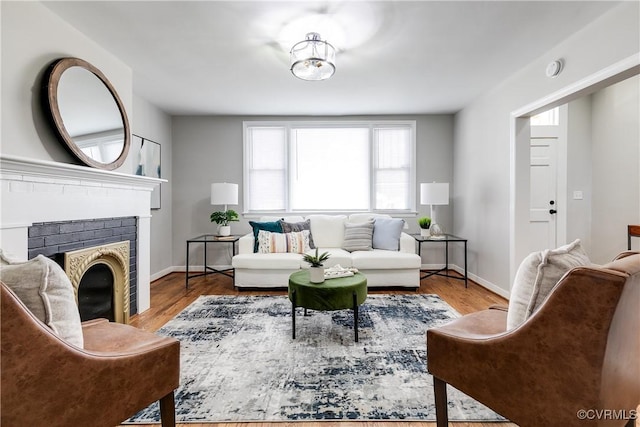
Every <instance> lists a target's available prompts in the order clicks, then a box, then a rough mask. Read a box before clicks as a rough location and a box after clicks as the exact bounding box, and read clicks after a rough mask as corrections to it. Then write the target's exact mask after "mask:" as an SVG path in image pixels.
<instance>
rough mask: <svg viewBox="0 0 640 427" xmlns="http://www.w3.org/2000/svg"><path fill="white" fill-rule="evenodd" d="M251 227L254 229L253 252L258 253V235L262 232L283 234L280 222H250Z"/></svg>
mask: <svg viewBox="0 0 640 427" xmlns="http://www.w3.org/2000/svg"><path fill="white" fill-rule="evenodd" d="M249 225H250V226H251V228H253V252H254V253H256V252H258V233H259V232H260V230H264V231H269V232H271V233H282V226H281V225H280V222H279V221H269V222H255V221H249Z"/></svg>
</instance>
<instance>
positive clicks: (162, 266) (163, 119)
mask: <svg viewBox="0 0 640 427" xmlns="http://www.w3.org/2000/svg"><path fill="white" fill-rule="evenodd" d="M133 111H134V113H135V118H136V119H135V121H133V123H132V124H131V131H132V133H134V134H136V135H138V136H142V137H143V138H147V139H150V140H152V141H154V142H157V143H158V144H160V146H161V148H160V150H161V152H160V153H161V159H160V160H161V162H162V171H161V174H162V179H166V180H168V181H169V182H163V183H162V184H161V185H160V191H161V195H160V209H153V210H152V211H151V280H154V279H156V278H158V277H161V276H162V275H163V273H166V272H168V271H167V269H169V268H170V267H171V266H172V265H173V264H172V232H171V226H172V205H173V190H172V186H173V179H172V169H173V168H172V161H171V160H172V151H173V144H172V140H171V116H169V115H168V114H166V113H164V112H163V111H161V110H160V109H159V108H157V107H156V106H154V105H153V104H150V103H149V102H147V101H146V100H144V99H143V98H140V97H139V96H135V95H134V97H133ZM132 157H133V156H132ZM130 173H133V170H132V171H130Z"/></svg>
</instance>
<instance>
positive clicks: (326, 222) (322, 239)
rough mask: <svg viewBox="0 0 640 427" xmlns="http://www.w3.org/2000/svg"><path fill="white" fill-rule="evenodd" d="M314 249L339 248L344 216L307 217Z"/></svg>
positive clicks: (344, 220) (342, 234)
mask: <svg viewBox="0 0 640 427" xmlns="http://www.w3.org/2000/svg"><path fill="white" fill-rule="evenodd" d="M308 218H309V219H310V220H311V234H312V235H313V243H314V244H315V245H316V248H341V247H342V242H344V223H345V222H346V221H347V217H346V216H345V215H309V217H308Z"/></svg>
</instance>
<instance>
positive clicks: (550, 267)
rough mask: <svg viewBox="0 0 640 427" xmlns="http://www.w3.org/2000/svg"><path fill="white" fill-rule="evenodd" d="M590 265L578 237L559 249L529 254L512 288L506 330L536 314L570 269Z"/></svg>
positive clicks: (519, 269) (521, 265)
mask: <svg viewBox="0 0 640 427" xmlns="http://www.w3.org/2000/svg"><path fill="white" fill-rule="evenodd" d="M589 264H591V262H590V261H589V257H588V256H587V254H586V253H585V252H584V249H582V245H581V243H580V240H579V239H578V240H576V241H574V242H572V243H570V244H568V245H565V246H561V247H559V248H557V249H552V250H550V249H546V250H544V251H540V252H534V253H532V254H529V256H527V257H526V258H525V259H524V260H523V261H522V263H521V264H520V267H519V268H518V271H517V272H516V277H515V279H514V282H513V286H512V287H511V297H510V299H509V310H508V311H507V330H511V329H513V328H515V327H517V326H518V325H520V324H521V323H522V322H524V321H525V320H527V319H528V318H529V317H530V316H531V315H532V314H533V313H535V312H536V310H537V309H538V308H539V307H540V305H542V303H543V302H544V301H545V300H546V299H547V296H548V295H549V293H550V292H551V291H552V290H553V288H554V287H555V285H556V284H557V283H558V282H559V281H560V279H561V278H562V276H564V275H565V274H566V273H567V272H568V271H569V270H571V269H572V268H574V267H580V266H584V265H589Z"/></svg>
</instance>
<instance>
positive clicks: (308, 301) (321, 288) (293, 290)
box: [289, 270, 367, 342]
mask: <svg viewBox="0 0 640 427" xmlns="http://www.w3.org/2000/svg"><path fill="white" fill-rule="evenodd" d="M366 299H367V278H366V277H365V276H364V274H362V273H356V274H354V275H353V276H349V277H338V278H336V279H327V280H325V281H324V282H322V283H317V284H316V283H311V282H310V281H309V270H300V271H296V272H295V273H292V274H291V276H289V300H290V301H291V326H292V333H291V335H292V338H293V339H296V307H303V308H304V309H305V314H306V311H307V309H310V310H318V311H333V310H345V309H350V308H352V309H353V330H354V334H355V341H356V342H358V306H360V305H361V304H362V303H363V302H364V301H365V300H366Z"/></svg>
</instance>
